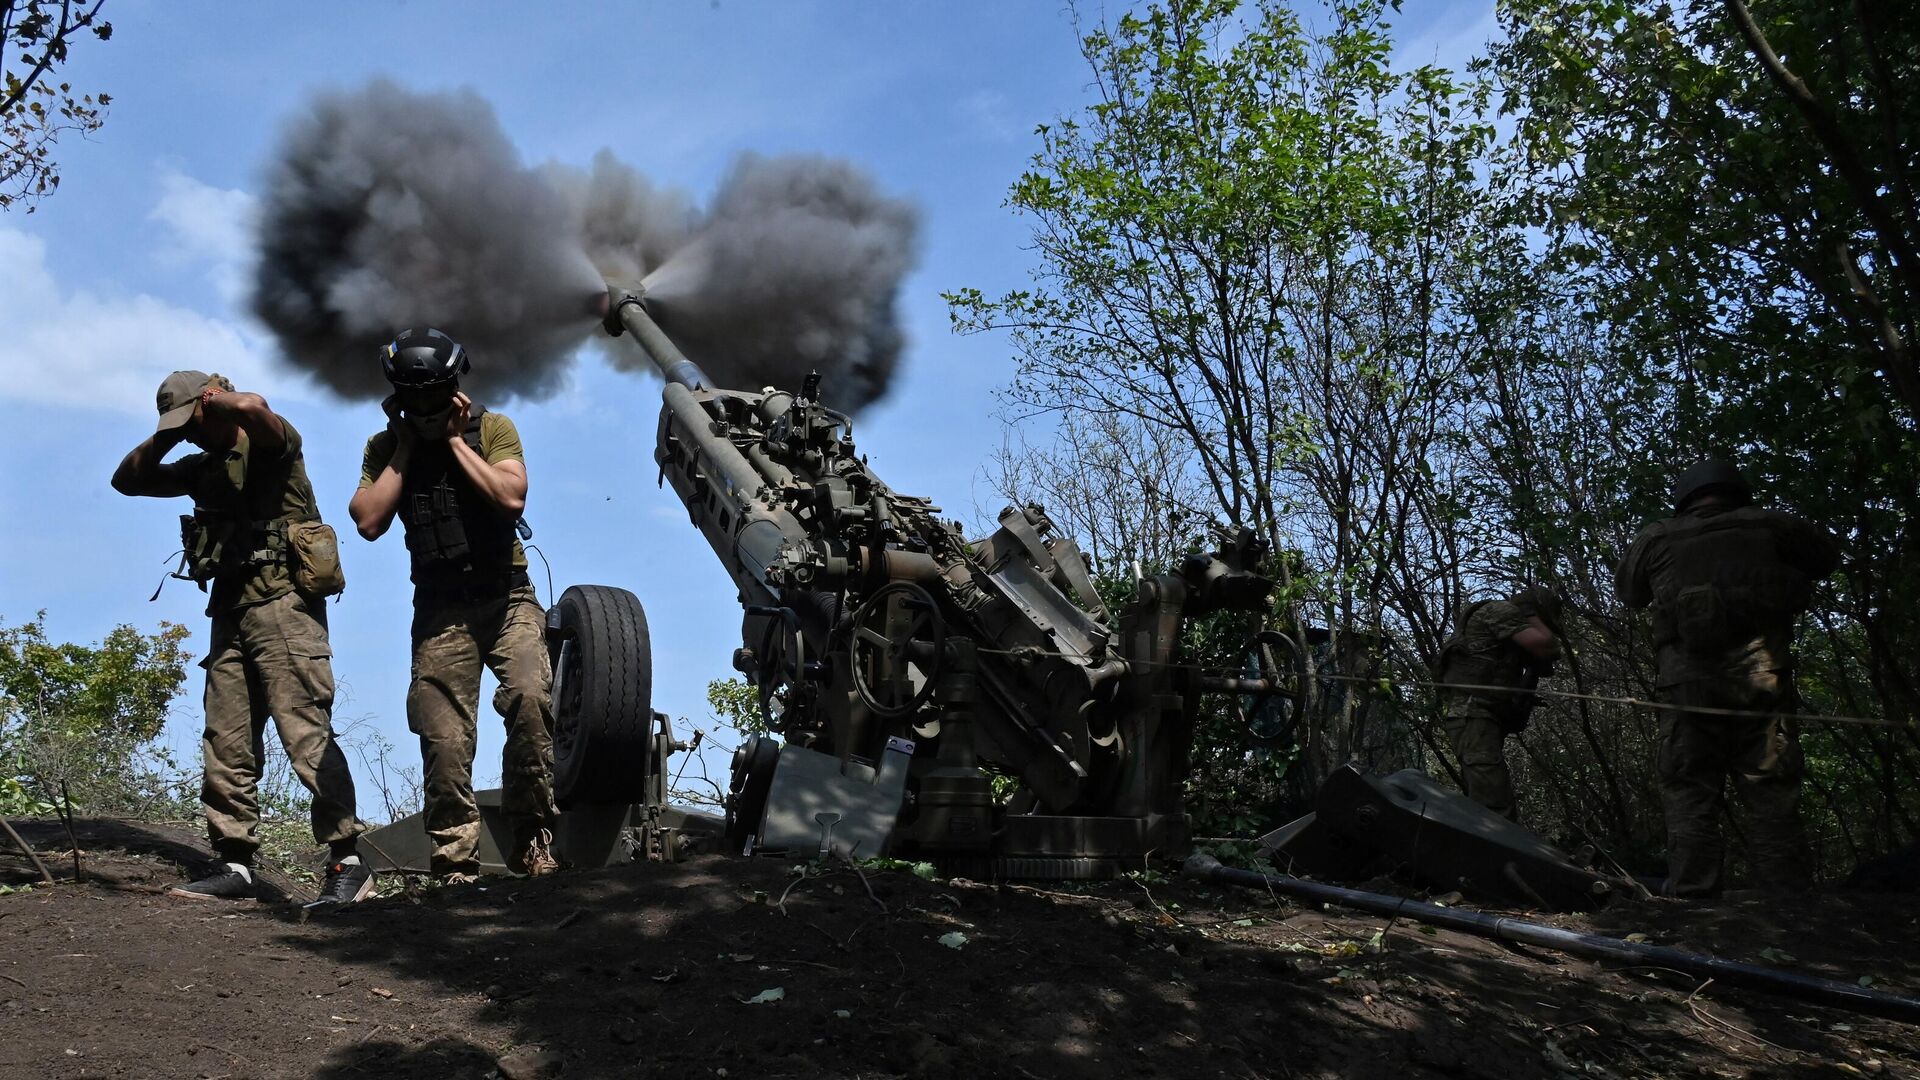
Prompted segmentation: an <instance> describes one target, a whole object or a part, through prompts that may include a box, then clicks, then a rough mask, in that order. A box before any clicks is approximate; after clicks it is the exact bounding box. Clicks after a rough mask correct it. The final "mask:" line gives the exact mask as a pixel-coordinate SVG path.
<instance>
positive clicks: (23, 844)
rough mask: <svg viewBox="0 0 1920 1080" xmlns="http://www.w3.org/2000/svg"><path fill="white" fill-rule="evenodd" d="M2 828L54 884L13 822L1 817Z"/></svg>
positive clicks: (37, 856) (45, 867) (49, 881)
mask: <svg viewBox="0 0 1920 1080" xmlns="http://www.w3.org/2000/svg"><path fill="white" fill-rule="evenodd" d="M0 828H4V829H6V830H7V835H8V836H11V837H13V842H14V843H16V844H18V845H20V850H21V851H22V852H23V853H25V854H26V856H27V858H29V859H32V860H33V866H34V869H36V870H38V871H40V876H41V877H43V878H45V879H46V881H47V884H49V885H51V884H53V875H52V874H51V873H49V872H48V871H47V864H46V863H43V862H41V861H40V856H39V855H37V854H35V853H34V850H33V848H31V847H28V846H27V842H26V841H25V840H22V839H20V834H19V833H17V832H14V831H13V824H12V823H11V822H9V821H8V820H7V819H6V818H4V817H0ZM21 985H22V986H24V985H26V984H25V983H22V984H21Z"/></svg>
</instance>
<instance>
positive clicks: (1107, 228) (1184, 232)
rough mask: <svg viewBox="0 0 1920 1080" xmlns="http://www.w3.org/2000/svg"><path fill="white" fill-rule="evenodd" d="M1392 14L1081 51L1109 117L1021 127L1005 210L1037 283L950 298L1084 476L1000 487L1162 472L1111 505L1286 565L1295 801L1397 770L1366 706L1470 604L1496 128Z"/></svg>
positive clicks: (1161, 24)
mask: <svg viewBox="0 0 1920 1080" xmlns="http://www.w3.org/2000/svg"><path fill="white" fill-rule="evenodd" d="M1387 12H1388V5H1387V4H1385V3H1383V2H1380V0H1337V2H1332V3H1329V4H1327V5H1326V6H1325V10H1324V16H1325V17H1324V19H1323V20H1321V21H1322V23H1323V24H1324V29H1323V30H1320V31H1315V32H1310V31H1309V30H1308V29H1307V28H1306V27H1305V25H1304V24H1303V22H1302V20H1301V19H1300V17H1299V16H1298V15H1296V14H1295V13H1294V12H1293V11H1292V10H1290V9H1289V8H1288V7H1287V6H1286V5H1284V4H1280V3H1261V4H1257V5H1249V6H1248V7H1247V9H1246V10H1245V12H1244V14H1243V11H1242V7H1241V5H1240V4H1239V3H1236V2H1234V0H1169V2H1167V3H1165V4H1156V5H1152V6H1150V7H1148V8H1147V9H1146V11H1145V12H1144V14H1139V15H1135V14H1127V15H1123V16H1121V17H1120V18H1119V19H1117V20H1116V21H1115V22H1114V23H1113V24H1112V26H1111V27H1107V26H1100V27H1096V28H1093V29H1091V30H1090V31H1088V32H1087V33H1086V35H1085V37H1084V39H1083V54H1084V56H1085V58H1086V60H1087V62H1088V64H1089V66H1090V68H1091V70H1092V73H1093V76H1094V88H1095V92H1096V94H1097V100H1096V101H1095V102H1094V103H1093V104H1092V105H1090V106H1088V107H1087V108H1086V109H1084V110H1082V111H1081V112H1080V113H1079V114H1076V115H1074V116H1070V117H1065V118H1062V119H1060V120H1058V121H1056V122H1054V123H1052V124H1048V125H1044V126H1042V127H1041V128H1040V129H1039V135H1040V138H1041V144H1042V145H1041V150H1040V151H1039V153H1037V154H1036V155H1035V156H1034V158H1033V161H1032V165H1031V167H1030V168H1029V170H1028V171H1027V173H1026V174H1025V175H1024V176H1022V177H1021V178H1020V179H1019V181H1018V182H1017V183H1015V184H1014V186H1013V188H1012V189H1011V192H1010V194H1009V199H1008V201H1009V203H1010V205H1012V206H1013V207H1014V208H1015V209H1017V210H1019V211H1020V212H1022V213H1023V214H1025V215H1027V216H1028V217H1029V218H1030V219H1031V220H1032V221H1033V223H1034V233H1033V239H1034V244H1035V250H1036V251H1037V252H1038V254H1039V260H1040V265H1039V266H1038V268H1037V269H1036V271H1035V285H1034V287H1033V288H1031V289H1025V290H1019V291H1015V292H1011V293H1008V294H1006V295H1004V296H1001V297H997V298H989V297H986V296H984V295H982V294H981V293H979V292H978V291H975V290H967V289H961V290H958V291H956V292H953V293H951V294H949V296H948V300H949V302H950V304H951V305H952V312H953V317H954V321H955V325H956V327H957V328H958V329H959V330H961V331H963V332H977V331H984V330H1006V331H1009V332H1010V333H1011V339H1012V341H1013V344H1014V348H1015V349H1016V351H1017V353H1018V355H1019V359H1020V368H1019V373H1018V376H1017V378H1016V381H1015V383H1014V385H1013V386H1012V388H1011V389H1010V390H1009V391H1008V392H1007V395H1006V396H1007V399H1008V401H1009V404H1010V405H1011V406H1012V408H1013V410H1014V411H1015V412H1017V413H1019V414H1020V415H1022V416H1037V417H1043V418H1048V417H1051V418H1064V419H1062V427H1061V430H1062V432H1063V435H1064V438H1065V439H1066V449H1067V451H1068V453H1067V454H1066V455H1065V456H1066V457H1068V458H1071V459H1072V460H1073V461H1074V462H1076V463H1077V466H1078V469H1077V470H1076V469H1070V468H1064V467H1062V466H1064V465H1065V464H1066V462H1065V461H1063V460H1062V458H1061V456H1059V455H1056V456H1055V457H1054V458H1053V459H1051V460H1049V461H1048V462H1047V464H1046V466H1045V467H1044V469H1043V471H1042V473H1041V474H1040V475H1028V476H1025V477H1022V476H1020V475H1019V474H1018V472H1017V471H1016V472H1014V473H1012V474H1011V479H1013V480H1014V481H1016V483H1013V484H1008V485H1006V486H1007V488H1008V492H1009V494H1013V493H1015V492H1016V491H1017V490H1019V489H1021V488H1024V489H1026V490H1029V491H1034V492H1037V493H1044V492H1045V489H1046V488H1047V487H1048V486H1054V487H1055V488H1056V489H1060V490H1056V492H1055V493H1056V494H1068V495H1071V494H1072V492H1071V491H1070V490H1065V489H1064V488H1063V484H1064V486H1065V488H1071V487H1072V485H1073V483H1075V482H1076V481H1072V480H1070V479H1069V478H1071V477H1073V476H1075V475H1076V472H1083V473H1088V474H1091V475H1095V476H1099V475H1121V474H1122V471H1123V470H1121V469H1119V468H1116V463H1120V464H1128V463H1141V462H1152V463H1154V464H1159V465H1163V466H1166V467H1168V468H1170V469H1172V470H1174V471H1172V472H1171V473H1170V474H1169V475H1165V476H1160V477H1154V478H1143V479H1142V480H1141V481H1140V482H1138V484H1137V486H1132V487H1122V488H1120V489H1119V490H1120V492H1121V493H1122V494H1125V495H1137V496H1141V497H1142V498H1143V501H1144V503H1145V504H1146V505H1147V506H1149V507H1155V509H1156V514H1157V511H1158V508H1157V506H1156V503H1158V502H1162V501H1165V499H1166V493H1174V494H1175V495H1177V496H1178V498H1179V499H1180V501H1182V502H1195V503H1197V505H1195V506H1193V507H1192V509H1191V512H1190V513H1189V514H1187V521H1186V527H1185V528H1184V529H1183V530H1182V532H1183V533H1184V535H1182V536H1180V537H1178V540H1179V541H1180V542H1182V543H1184V544H1186V545H1192V544H1193V543H1195V542H1197V541H1198V540H1199V539H1200V538H1201V537H1202V536H1203V535H1204V527H1205V525H1206V524H1207V523H1208V522H1209V521H1212V522H1216V523H1219V524H1223V525H1228V526H1245V527H1250V528H1253V529H1255V530H1256V531H1258V532H1260V533H1261V534H1263V535H1264V536H1265V537H1266V538H1267V539H1268V540H1269V541H1270V542H1271V544H1272V545H1273V547H1274V549H1275V550H1276V551H1278V552H1285V553H1290V554H1288V555H1287V557H1286V558H1283V559H1279V560H1276V564H1275V565H1276V569H1277V571H1278V572H1280V573H1281V574H1282V576H1284V577H1286V578H1287V580H1286V581H1285V582H1284V588H1283V589H1282V597H1281V603H1282V606H1283V609H1284V614H1283V616H1282V617H1283V619H1284V620H1285V621H1286V622H1288V623H1290V624H1291V625H1293V626H1294V627H1295V628H1296V629H1297V630H1299V631H1300V632H1302V633H1304V632H1305V628H1306V627H1307V626H1308V625H1315V626H1320V627H1326V628H1328V633H1329V637H1328V639H1327V640H1326V642H1325V643H1324V644H1323V646H1322V647H1321V648H1319V649H1317V650H1316V651H1315V655H1316V656H1317V657H1319V658H1320V660H1321V661H1323V662H1324V664H1325V665H1326V670H1325V671H1324V672H1322V674H1323V675H1325V676H1326V678H1323V679H1316V680H1314V682H1313V685H1314V686H1315V688H1316V690H1317V691H1319V692H1318V694H1317V697H1316V704H1315V707H1314V708H1312V709H1311V710H1310V717H1309V721H1310V722H1309V723H1308V724H1307V725H1305V727H1306V730H1305V738H1306V743H1307V746H1306V748H1305V753H1304V754H1303V755H1302V758H1301V761H1302V764H1303V765H1304V766H1305V767H1304V768H1303V769H1301V770H1299V772H1298V776H1297V780H1298V785H1299V789H1300V792H1302V793H1310V792H1311V791H1312V790H1313V788H1314V787H1315V786H1317V783H1318V780H1319V778H1320V777H1321V776H1323V775H1324V774H1325V772H1326V771H1327V770H1328V769H1330V768H1332V767H1334V766H1336V765H1338V764H1340V763H1342V762H1344V761H1346V760H1348V759H1350V758H1353V757H1355V756H1358V757H1361V758H1363V759H1365V760H1368V761H1371V762H1374V763H1376V764H1381V765H1388V764H1391V763H1393V762H1394V761H1396V760H1399V759H1401V758H1403V757H1404V756H1405V755H1406V754H1407V753H1409V752H1411V751H1412V750H1413V744H1412V743H1411V742H1410V741H1409V738H1408V733H1407V732H1406V731H1405V730H1404V729H1402V728H1400V727H1398V726H1397V725H1396V724H1395V723H1393V722H1392V721H1391V717H1392V716H1393V715H1394V711H1393V710H1378V709H1375V708H1374V707H1373V706H1374V704H1376V702H1374V700H1373V698H1372V697H1371V695H1370V694H1368V693H1364V692H1361V691H1360V690H1359V688H1360V687H1365V686H1368V685H1371V684H1373V683H1374V681H1375V680H1376V679H1377V677H1378V676H1379V675H1380V674H1381V673H1382V672H1383V671H1385V670H1386V669H1387V667H1388V666H1389V665H1395V664H1397V665H1400V666H1402V667H1403V668H1404V667H1405V666H1407V665H1416V666H1417V665H1418V664H1420V663H1422V662H1423V661H1424V659H1426V658H1428V657H1430V656H1431V655H1432V653H1433V651H1435V650H1437V647H1438V645H1439V642H1440V641H1441V639H1443V638H1444V637H1445V618H1444V616H1442V615H1436V614H1435V611H1436V609H1437V610H1440V611H1446V610H1450V609H1451V606H1452V600H1453V599H1454V598H1457V597H1458V596H1459V595H1460V594H1461V592H1462V589H1463V583H1462V581H1461V579H1460V577H1459V568H1460V565H1461V564H1460V561H1459V560H1458V559H1446V558H1440V557H1436V556H1438V555H1441V554H1444V553H1445V551H1446V550H1447V549H1448V548H1449V547H1450V546H1451V545H1452V543H1453V540H1452V539H1451V535H1450V530H1452V529H1453V527H1454V525H1455V524H1457V522H1458V521H1459V519H1460V516H1461V513H1462V509H1461V506H1460V504H1459V502H1458V500H1457V499H1456V498H1454V497H1453V496H1452V495H1451V494H1450V491H1449V488H1450V485H1452V484H1453V483H1454V482H1455V480H1456V478H1455V477H1454V476H1452V475H1451V473H1450V468H1451V466H1450V465H1449V453H1450V451H1449V449H1448V447H1449V446H1450V445H1452V446H1455V447H1457V446H1458V445H1459V444H1458V440H1457V435H1458V428H1459V423H1460V421H1461V419H1462V416H1463V409H1464V407H1465V404H1466V401H1465V399H1464V398H1463V396H1462V393H1461V386H1462V383H1461V375H1462V373H1463V372H1464V369H1465V365H1466V363H1467V361H1468V358H1469V355H1470V352H1471V349H1472V347H1473V344H1474V340H1475V339H1474V338H1473V336H1472V330H1473V324H1472V321H1471V319H1470V317H1469V312H1468V310H1467V307H1466V305H1465V303H1464V299H1465V297H1466V296H1467V295H1468V294H1469V292H1470V291H1471V290H1472V288H1473V287H1474V279H1475V277H1476V275H1477V273H1478V266H1479V261H1480V255H1479V249H1480V247H1481V246H1482V245H1483V244H1485V243H1487V242H1488V241H1487V237H1486V235H1485V232H1486V230H1487V229H1489V228H1491V229H1496V230H1497V229H1498V227H1499V223H1498V222H1495V221H1491V220H1489V219H1486V218H1484V217H1483V216H1482V214H1481V213H1480V211H1479V207H1478V203H1477V201H1476V194H1477V192H1478V190H1479V182H1478V180H1477V173H1478V171H1479V170H1480V169H1481V167H1482V161H1483V157H1484V154H1485V151H1486V148H1487V146H1488V145H1489V142H1490V140H1491V139H1492V138H1493V134H1494V132H1493V128H1492V127H1491V125H1490V124H1488V123H1487V122H1486V120H1485V118H1484V116H1483V113H1484V110H1485V108H1486V104H1487V102H1486V96H1485V95H1486V90H1485V88H1484V87H1482V86H1477V85H1472V84H1468V83H1463V82H1461V81H1459V80H1457V79H1456V78H1455V77H1454V76H1453V75H1452V74H1451V73H1449V72H1447V71H1443V70H1440V69H1436V68H1431V67H1426V68H1418V69H1415V70H1411V71H1404V72H1400V71H1395V70H1393V68H1392V66H1391V64H1390V54H1391V47H1392V43H1391V40H1390V38H1389V36H1388V34H1387V26H1386V22H1385V16H1386V14H1387ZM1089 435H1094V436H1098V437H1097V438H1091V439H1090V438H1089ZM1129 440H1131V442H1132V447H1131V451H1130V452H1129V451H1128V450H1127V449H1126V448H1124V447H1121V448H1117V447H1116V442H1117V441H1118V442H1123V443H1124V442H1126V441H1129ZM1090 450H1092V451H1095V452H1094V453H1091V454H1090V453H1089V451H1090ZM1002 477H1003V479H1007V478H1009V474H1008V473H1007V472H1005V471H1003V473H1002ZM1147 480H1151V481H1152V484H1151V486H1149V485H1148V483H1147V482H1146V481H1147ZM1081 486H1085V485H1084V484H1083V485H1081ZM1109 490H1110V491H1111V489H1109ZM1066 513H1067V514H1068V515H1069V517H1068V519H1067V520H1068V521H1069V522H1070V523H1071V524H1074V525H1077V526H1081V527H1083V528H1085V527H1088V526H1097V527H1096V528H1094V530H1093V531H1094V532H1095V535H1094V537H1093V538H1092V540H1091V543H1090V547H1091V549H1092V550H1095V551H1097V552H1100V553H1101V556H1102V558H1103V559H1104V558H1107V557H1108V553H1109V552H1111V557H1112V558H1113V559H1118V560H1121V561H1123V562H1124V561H1125V560H1127V559H1130V558H1141V557H1142V556H1143V554H1144V552H1142V551H1126V550H1123V548H1124V546H1125V543H1126V540H1127V529H1125V528H1121V527H1118V525H1119V524H1127V525H1132V526H1135V527H1134V528H1133V533H1134V535H1135V537H1136V539H1138V538H1146V539H1150V540H1152V541H1153V542H1154V543H1156V544H1157V543H1159V542H1160V540H1161V538H1157V537H1154V536H1153V535H1152V534H1150V533H1148V532H1147V531H1146V530H1144V529H1143V528H1139V527H1138V526H1139V525H1141V524H1142V523H1143V522H1144V520H1145V519H1144V518H1140V517H1135V518H1133V519H1132V520H1131V521H1128V520H1127V519H1126V515H1117V516H1116V515H1115V514H1114V513H1112V512H1111V511H1110V510H1108V509H1105V508H1101V507H1099V506H1091V507H1088V506H1082V507H1076V508H1069V509H1068V510H1067V511H1066ZM1075 514H1078V515H1080V516H1081V517H1086V516H1087V515H1088V514H1091V515H1092V516H1093V517H1094V518H1096V519H1098V520H1097V521H1078V520H1074V519H1073V515H1075ZM1102 531H1104V532H1106V533H1108V534H1110V535H1107V536H1101V535H1099V533H1100V532H1102ZM1083 535H1084V534H1083ZM1292 566H1299V567H1301V568H1303V570H1302V574H1301V575H1300V576H1297V577H1296V576H1294V575H1293V574H1291V572H1290V571H1289V570H1288V568H1289V567H1292ZM1436 601H1438V603H1436ZM1396 643H1397V644H1396ZM1396 649H1397V650H1398V652H1399V653H1400V655H1397V656H1396V655H1393V654H1394V653H1395V651H1396Z"/></svg>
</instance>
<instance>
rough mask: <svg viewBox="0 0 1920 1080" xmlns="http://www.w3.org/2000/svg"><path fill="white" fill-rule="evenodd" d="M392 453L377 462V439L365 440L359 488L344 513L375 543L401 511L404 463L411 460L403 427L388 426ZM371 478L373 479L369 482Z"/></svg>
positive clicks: (410, 440)
mask: <svg viewBox="0 0 1920 1080" xmlns="http://www.w3.org/2000/svg"><path fill="white" fill-rule="evenodd" d="M387 430H388V431H389V432H391V433H392V434H393V439H394V443H393V452H392V453H391V454H389V455H387V457H386V460H385V461H380V460H379V454H380V451H379V450H378V449H377V443H378V439H379V437H378V436H375V437H374V438H373V439H369V440H367V451H366V458H365V460H364V462H363V464H362V466H361V470H360V488H359V490H357V491H355V492H354V493H353V498H351V499H349V500H348V501H347V514H348V516H350V517H352V518H353V527H354V528H355V529H358V530H359V531H360V535H361V536H362V537H364V538H365V539H368V540H378V539H380V537H381V536H383V535H385V534H386V531H387V529H389V528H390V527H392V525H393V515H394V514H395V513H396V512H397V511H398V510H399V509H400V488H401V484H402V482H403V480H404V478H405V477H406V473H407V464H408V463H409V462H410V461H411V460H412V459H413V437H412V435H411V433H410V432H409V431H408V430H407V427H406V425H404V424H393V425H390V426H389V427H388V428H387ZM369 476H371V478H372V479H368V477H369Z"/></svg>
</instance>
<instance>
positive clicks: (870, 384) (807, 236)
mask: <svg viewBox="0 0 1920 1080" xmlns="http://www.w3.org/2000/svg"><path fill="white" fill-rule="evenodd" d="M914 230H915V218H914V213H913V210H912V209H911V208H910V207H908V206H906V205H905V204H903V203H900V202H897V201H895V200H891V199H888V198H886V197H885V196H883V195H881V194H880V192H879V191H878V190H877V189H876V188H875V187H874V184H873V181H872V180H870V179H869V178H868V177H867V176H866V175H865V174H863V173H861V172H860V171H859V170H857V169H855V168H854V167H853V166H851V165H849V164H847V163H846V162H842V161H834V160H831V159H827V158H818V157H788V158H779V159H766V158H760V157H756V156H752V155H749V156H745V157H742V158H741V159H740V160H739V161H738V162H736V163H735V164H734V166H733V169H732V171H731V172H729V173H728V175H727V177H726V180H725V181H724V182H723V183H722V184H721V185H720V191H719V193H718V194H717V195H716V196H715V197H714V200H713V205H712V207H711V208H710V209H709V210H708V211H707V214H706V217H705V220H703V221H702V223H701V226H700V229H699V231H698V233H697V234H696V238H695V239H694V240H693V242H692V244H691V246H689V247H688V248H685V249H682V251H683V254H682V255H681V256H680V257H677V258H673V259H670V260H668V261H667V263H666V264H665V265H664V266H662V267H661V268H660V269H658V270H656V271H654V272H653V274H652V275H651V276H650V277H649V278H648V279H647V280H646V286H647V297H648V299H649V300H651V301H653V302H654V304H655V306H656V309H657V311H658V313H659V320H660V325H661V328H662V329H664V330H666V331H667V333H668V334H669V335H670V336H672V337H673V339H674V341H675V342H676V343H678V344H679V345H680V347H681V348H682V349H683V350H685V351H686V353H687V355H688V356H691V357H693V358H694V359H696V360H698V361H700V362H701V365H702V366H703V367H705V368H706V369H707V374H709V375H711V376H713V378H714V379H715V380H717V381H718V382H720V383H722V384H723V385H732V386H742V387H745V388H747V389H759V388H760V387H761V386H763V385H771V386H781V387H788V388H792V387H797V386H798V385H799V384H800V382H801V380H802V379H804V378H805V377H806V375H807V373H808V372H809V371H814V370H818V371H820V372H821V374H822V375H823V376H824V377H825V379H826V382H825V384H824V385H823V388H822V391H821V396H822V397H823V398H824V399H825V400H827V401H830V402H833V403H836V404H841V405H845V406H846V407H848V408H859V407H860V406H862V405H865V404H867V403H868V402H871V401H873V400H875V399H877V398H879V397H880V396H881V395H882V394H884V393H886V389H887V384H888V382H889V381H891V379H892V378H893V370H894V366H895V364H896V363H898V361H899V358H900V349H901V345H902V343H903V341H902V337H901V334H900V331H899V328H898V326H897V325H896V323H895V321H894V317H893V311H894V294H895V292H896V291H897V289H898V287H899V283H900V279H901V278H902V277H904V276H906V273H907V271H908V270H909V269H911V266H912V259H913V250H914V244H913V239H914ZM642 362H644V360H643V361H642Z"/></svg>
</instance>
